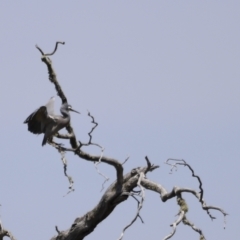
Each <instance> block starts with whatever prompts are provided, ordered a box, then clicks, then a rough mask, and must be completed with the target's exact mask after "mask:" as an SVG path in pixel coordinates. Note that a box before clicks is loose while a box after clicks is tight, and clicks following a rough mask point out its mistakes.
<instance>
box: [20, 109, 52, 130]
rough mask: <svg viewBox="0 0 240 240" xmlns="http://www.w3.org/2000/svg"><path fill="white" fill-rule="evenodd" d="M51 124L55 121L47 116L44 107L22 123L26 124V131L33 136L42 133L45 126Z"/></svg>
mask: <svg viewBox="0 0 240 240" xmlns="http://www.w3.org/2000/svg"><path fill="white" fill-rule="evenodd" d="M51 122H52V123H54V122H55V120H54V119H53V118H51V117H50V116H49V115H48V111H47V107H46V106H42V107H40V108H39V109H37V110H36V111H35V112H33V113H32V114H30V115H29V117H28V118H27V119H26V120H25V121H24V123H27V124H28V131H30V132H32V133H34V134H40V133H44V132H45V128H46V125H47V124H49V123H51Z"/></svg>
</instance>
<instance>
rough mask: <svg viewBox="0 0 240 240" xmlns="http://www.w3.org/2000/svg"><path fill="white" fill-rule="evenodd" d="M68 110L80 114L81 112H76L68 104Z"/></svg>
mask: <svg viewBox="0 0 240 240" xmlns="http://www.w3.org/2000/svg"><path fill="white" fill-rule="evenodd" d="M67 110H68V111H72V112H75V113H78V114H80V112H78V111H76V110H74V109H73V108H72V106H71V105H70V104H67Z"/></svg>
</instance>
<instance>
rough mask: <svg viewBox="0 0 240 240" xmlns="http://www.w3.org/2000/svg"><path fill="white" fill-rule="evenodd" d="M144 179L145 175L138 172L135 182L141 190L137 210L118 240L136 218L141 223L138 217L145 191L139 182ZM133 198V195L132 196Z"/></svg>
mask: <svg viewBox="0 0 240 240" xmlns="http://www.w3.org/2000/svg"><path fill="white" fill-rule="evenodd" d="M144 177H145V174H144V173H143V172H140V173H139V178H138V182H137V185H138V187H139V188H140V189H141V201H140V202H139V201H138V209H137V213H136V216H135V217H134V219H133V220H132V221H131V223H130V224H128V225H127V226H126V227H125V228H124V229H123V231H122V233H121V235H120V237H119V239H118V240H121V239H122V238H123V235H124V232H125V231H126V230H127V229H128V228H129V227H131V226H132V224H133V223H134V222H135V221H136V220H137V218H138V217H139V218H140V219H141V221H142V218H141V217H140V210H141V209H142V206H143V201H144V200H145V191H144V188H143V187H142V185H141V181H142V179H143V178H144ZM132 196H133V195H132ZM142 222H143V221H142Z"/></svg>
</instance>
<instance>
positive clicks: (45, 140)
mask: <svg viewBox="0 0 240 240" xmlns="http://www.w3.org/2000/svg"><path fill="white" fill-rule="evenodd" d="M46 143H47V137H46V136H44V137H43V141H42V146H44V145H45V144H46Z"/></svg>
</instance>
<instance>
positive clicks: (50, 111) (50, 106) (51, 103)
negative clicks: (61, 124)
mask: <svg viewBox="0 0 240 240" xmlns="http://www.w3.org/2000/svg"><path fill="white" fill-rule="evenodd" d="M54 102H55V98H54V97H51V98H50V100H49V101H48V103H47V104H46V108H47V112H48V115H50V116H54Z"/></svg>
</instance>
